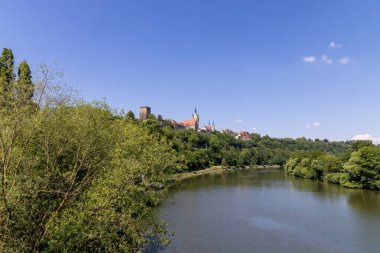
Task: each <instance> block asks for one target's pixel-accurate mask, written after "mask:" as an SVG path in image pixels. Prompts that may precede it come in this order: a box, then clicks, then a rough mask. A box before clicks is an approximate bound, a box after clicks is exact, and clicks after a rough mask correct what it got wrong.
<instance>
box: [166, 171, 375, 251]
mask: <svg viewBox="0 0 380 253" xmlns="http://www.w3.org/2000/svg"><path fill="white" fill-rule="evenodd" d="M159 213H160V215H161V216H162V217H163V219H164V220H166V221H167V222H168V228H169V231H171V232H175V233H176V234H175V235H174V236H173V237H172V239H171V244H170V246H169V247H168V248H166V249H164V250H162V252H194V253H201V252H218V253H221V252H260V253H265V252H268V253H269V252H270V253H275V252H282V253H283V252H292V253H297V252H307V253H313V252H334V253H337V252H342V253H347V252H348V253H350V252H352V253H358V252H366V253H372V252H373V253H375V252H376V253H378V252H380V192H377V191H370V190H357V189H346V188H342V187H339V186H337V185H333V184H328V183H323V182H317V181H314V180H305V179H299V178H294V177H288V176H286V175H284V173H283V171H282V170H280V169H262V170H254V169H253V170H241V171H234V172H226V173H223V174H217V175H205V176H200V177H197V178H191V179H188V180H186V181H185V182H184V183H183V186H182V187H180V190H179V191H176V192H175V193H173V194H172V195H171V196H170V197H169V198H168V199H167V200H166V201H164V203H163V204H162V206H161V207H160V211H159Z"/></svg>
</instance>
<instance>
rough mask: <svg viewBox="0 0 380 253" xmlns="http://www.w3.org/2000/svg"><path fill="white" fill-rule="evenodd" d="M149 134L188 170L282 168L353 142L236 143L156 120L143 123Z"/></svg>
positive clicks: (268, 139)
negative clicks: (298, 157) (298, 156)
mask: <svg viewBox="0 0 380 253" xmlns="http://www.w3.org/2000/svg"><path fill="white" fill-rule="evenodd" d="M144 124H145V125H147V126H148V128H149V129H150V131H151V132H152V133H158V134H160V135H161V136H164V137H165V138H166V139H168V140H170V141H171V143H172V145H173V148H174V149H175V150H176V151H177V152H178V154H180V155H182V156H183V157H184V159H185V164H186V167H187V168H188V169H189V170H199V169H202V168H206V167H209V166H215V165H222V166H236V167H240V166H247V165H248V166H250V165H284V164H285V162H286V161H287V160H288V158H289V157H290V156H291V155H292V154H294V153H296V152H299V151H319V152H325V153H328V154H332V155H341V154H344V153H345V152H347V150H348V149H349V147H350V146H351V144H352V142H329V141H328V140H318V139H316V140H311V139H306V138H298V139H291V138H284V139H280V138H271V137H269V136H267V135H266V136H260V135H259V134H251V137H252V140H248V141H247V140H239V139H236V138H234V137H233V136H231V135H229V134H224V133H220V132H210V133H204V132H196V131H194V130H191V129H190V130H185V129H173V128H171V127H170V126H163V125H164V124H163V123H160V121H158V120H148V121H147V122H144Z"/></svg>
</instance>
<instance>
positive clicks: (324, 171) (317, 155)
mask: <svg viewBox="0 0 380 253" xmlns="http://www.w3.org/2000/svg"><path fill="white" fill-rule="evenodd" d="M285 172H286V173H287V174H289V175H294V176H298V177H302V178H310V179H319V180H324V181H327V182H331V183H335V184H340V185H342V186H344V187H350V188H368V189H377V190H380V147H377V146H374V145H373V144H372V142H370V141H357V142H355V143H354V144H353V145H352V147H351V149H350V150H349V151H348V152H347V153H346V154H343V155H341V156H340V157H338V156H335V155H329V154H325V153H322V152H307V153H299V154H296V155H294V156H293V157H292V158H291V159H289V160H288V161H287V162H286V165H285Z"/></svg>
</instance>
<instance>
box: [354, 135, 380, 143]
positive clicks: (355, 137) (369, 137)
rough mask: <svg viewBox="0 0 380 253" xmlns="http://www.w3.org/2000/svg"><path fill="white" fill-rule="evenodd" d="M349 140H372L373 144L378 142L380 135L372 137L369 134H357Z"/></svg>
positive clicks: (379, 141)
mask: <svg viewBox="0 0 380 253" xmlns="http://www.w3.org/2000/svg"><path fill="white" fill-rule="evenodd" d="M351 140H353V141H372V142H373V143H374V144H380V137H377V138H376V137H372V136H371V135H370V134H357V135H355V136H354V137H353V138H352V139H351Z"/></svg>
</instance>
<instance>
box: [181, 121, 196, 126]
mask: <svg viewBox="0 0 380 253" xmlns="http://www.w3.org/2000/svg"><path fill="white" fill-rule="evenodd" d="M196 123H197V120H196V119H185V120H184V121H183V124H184V125H185V126H195V125H196Z"/></svg>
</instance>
